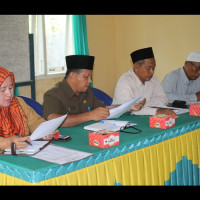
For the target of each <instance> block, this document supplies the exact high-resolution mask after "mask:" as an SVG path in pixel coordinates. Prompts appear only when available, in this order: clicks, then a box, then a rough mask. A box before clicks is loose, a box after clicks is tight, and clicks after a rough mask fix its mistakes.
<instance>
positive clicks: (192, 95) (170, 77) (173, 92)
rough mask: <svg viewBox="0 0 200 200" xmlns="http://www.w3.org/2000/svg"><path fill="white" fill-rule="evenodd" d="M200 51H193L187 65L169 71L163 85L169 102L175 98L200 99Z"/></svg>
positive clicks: (184, 99)
mask: <svg viewBox="0 0 200 200" xmlns="http://www.w3.org/2000/svg"><path fill="white" fill-rule="evenodd" d="M199 76H200V52H191V53H190V54H189V55H188V57H187V59H186V61H185V65H184V66H183V67H181V68H179V69H177V70H174V71H172V72H170V73H168V74H167V75H166V76H165V78H164V79H163V81H162V83H161V85H162V87H163V89H164V91H165V93H166V95H167V98H168V101H169V103H172V102H173V101H175V100H182V101H186V103H189V102H196V101H200V78H199Z"/></svg>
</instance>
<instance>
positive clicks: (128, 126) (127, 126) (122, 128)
mask: <svg viewBox="0 0 200 200" xmlns="http://www.w3.org/2000/svg"><path fill="white" fill-rule="evenodd" d="M130 128H132V129H135V130H137V131H136V132H133V131H131V132H130V131H125V129H130ZM120 131H121V132H124V133H131V134H137V133H141V132H142V131H141V130H140V129H138V128H135V127H134V126H133V125H131V124H127V125H126V126H122V127H121V128H120Z"/></svg>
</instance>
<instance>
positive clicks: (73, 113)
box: [43, 55, 109, 127]
mask: <svg viewBox="0 0 200 200" xmlns="http://www.w3.org/2000/svg"><path fill="white" fill-rule="evenodd" d="M66 63H67V72H66V75H65V78H64V79H63V81H62V82H58V83H57V84H56V85H55V86H54V87H53V88H51V89H50V90H48V91H47V92H46V93H45V94H44V99H43V115H44V118H45V119H47V120H50V119H54V118H57V117H60V116H62V115H64V114H66V113H68V115H67V118H66V120H65V121H64V123H63V124H62V127H70V126H75V125H78V124H81V123H84V122H87V121H90V120H94V121H99V120H102V119H105V118H106V117H108V116H109V108H108V107H107V106H106V105H105V104H104V103H103V102H101V101H99V100H98V99H97V98H96V97H95V96H94V95H93V92H92V90H91V88H90V87H89V86H90V83H91V82H92V72H93V63H94V57H93V56H86V55H72V56H66Z"/></svg>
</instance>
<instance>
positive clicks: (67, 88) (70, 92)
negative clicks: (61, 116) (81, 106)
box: [61, 79, 86, 100]
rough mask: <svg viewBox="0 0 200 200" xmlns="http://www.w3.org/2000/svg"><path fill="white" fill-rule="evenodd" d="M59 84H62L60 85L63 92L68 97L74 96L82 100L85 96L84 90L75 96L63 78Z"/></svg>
mask: <svg viewBox="0 0 200 200" xmlns="http://www.w3.org/2000/svg"><path fill="white" fill-rule="evenodd" d="M61 84H62V87H63V92H64V93H65V95H66V96H68V97H69V98H72V97H74V96H76V97H78V98H79V99H80V100H82V99H83V98H84V97H85V96H86V92H80V94H79V96H77V95H76V94H75V92H74V91H73V90H72V88H71V87H70V85H69V84H68V82H67V81H66V80H65V79H63V81H62V83H61Z"/></svg>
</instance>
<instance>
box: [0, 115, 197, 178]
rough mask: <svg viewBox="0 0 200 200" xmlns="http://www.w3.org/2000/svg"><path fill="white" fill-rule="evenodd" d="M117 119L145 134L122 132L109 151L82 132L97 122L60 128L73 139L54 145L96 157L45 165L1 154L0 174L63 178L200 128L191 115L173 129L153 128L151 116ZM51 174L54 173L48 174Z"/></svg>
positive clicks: (182, 119) (18, 176)
mask: <svg viewBox="0 0 200 200" xmlns="http://www.w3.org/2000/svg"><path fill="white" fill-rule="evenodd" d="M117 120H124V121H130V122H134V123H137V124H138V125H137V128H139V129H141V130H142V132H141V133H139V134H129V133H123V132H120V144H119V145H117V146H114V147H110V148H107V149H100V148H97V147H93V146H89V144H88V143H89V141H88V133H89V132H90V131H86V130H84V129H83V127H84V126H85V125H89V124H91V123H95V122H94V121H90V122H87V123H84V124H81V125H79V126H75V127H69V128H60V129H59V130H60V133H61V134H63V135H69V136H71V137H72V140H70V141H68V142H57V141H53V143H54V144H57V145H61V146H64V147H67V148H72V149H76V150H80V151H85V152H90V153H94V155H93V156H92V157H88V158H86V159H84V160H82V161H76V162H74V163H69V164H66V165H63V166H60V165H57V164H53V163H49V162H45V161H42V160H39V159H35V158H32V157H29V156H5V155H0V172H1V173H6V174H8V175H11V176H14V177H17V178H21V179H23V180H26V181H29V182H39V181H42V180H44V179H48V178H52V177H55V176H58V175H62V174H64V173H66V172H67V173H69V172H72V171H74V170H77V169H81V168H83V167H87V166H89V165H92V164H95V163H98V162H102V161H104V160H107V159H110V158H112V157H117V156H119V155H122V154H125V153H127V152H129V151H134V150H137V149H140V148H144V147H146V146H150V145H153V144H156V143H159V142H162V141H164V140H167V139H170V138H172V137H176V136H178V135H181V134H184V133H187V132H190V131H193V130H195V129H198V128H200V118H199V117H194V116H189V113H185V114H182V115H179V118H177V119H176V122H175V127H172V128H170V129H156V128H150V127H149V116H134V115H132V116H130V115H126V114H125V115H123V116H122V117H120V118H118V119H117ZM61 168H62V170H61ZM49 171H51V173H49V175H47V174H48V172H49Z"/></svg>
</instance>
